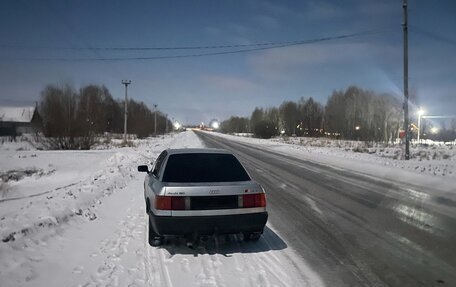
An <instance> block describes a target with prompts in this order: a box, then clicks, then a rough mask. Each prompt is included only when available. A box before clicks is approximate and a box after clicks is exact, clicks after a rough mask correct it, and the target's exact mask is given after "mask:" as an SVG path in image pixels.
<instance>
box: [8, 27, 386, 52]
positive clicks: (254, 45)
mask: <svg viewBox="0 0 456 287" xmlns="http://www.w3.org/2000/svg"><path fill="white" fill-rule="evenodd" d="M379 31H381V30H371V31H364V32H360V33H354V34H348V35H347V36H351V35H360V34H370V33H375V32H379ZM342 36H344V35H342ZM338 37H339V36H336V37H335V38H338ZM327 38H331V37H325V38H320V39H327ZM316 40H318V39H316ZM306 41H309V40H294V41H282V42H263V43H252V44H230V45H204V46H174V47H62V46H60V47H59V46H27V45H8V44H3V45H0V49H30V50H33V49H38V50H69V51H88V50H92V51H148V50H152V51H154V50H155V51H162V50H205V49H206V50H207V49H229V48H248V47H263V46H279V45H295V44H300V43H302V42H306Z"/></svg>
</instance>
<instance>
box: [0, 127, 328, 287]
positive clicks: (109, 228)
mask: <svg viewBox="0 0 456 287" xmlns="http://www.w3.org/2000/svg"><path fill="white" fill-rule="evenodd" d="M201 146H202V143H201V142H200V141H199V139H198V138H197V137H196V136H195V135H194V133H193V132H185V133H181V134H178V135H175V136H170V137H165V138H158V139H149V140H147V141H145V142H138V143H137V146H136V147H135V148H123V149H115V150H109V151H101V152H87V153H84V152H58V153H57V152H45V151H17V152H15V151H1V154H0V158H1V159H2V164H1V166H0V168H1V171H2V172H7V171H8V170H13V169H14V170H18V169H19V170H20V169H24V168H30V167H32V168H36V169H45V168H46V167H49V168H50V169H53V170H54V171H52V172H51V173H49V174H45V175H41V176H39V177H38V176H36V174H35V175H30V176H26V177H24V178H22V179H19V180H18V181H11V182H8V183H7V184H6V185H4V186H2V190H3V191H4V193H3V194H4V196H3V198H0V235H1V239H2V241H1V242H0V286H2V287H3V286H306V285H308V286H321V285H322V281H321V280H320V279H319V277H318V275H317V274H316V273H315V272H313V271H312V269H311V268H310V266H308V265H307V264H306V262H305V261H304V259H303V258H300V257H298V256H297V255H295V252H294V251H293V250H292V249H291V248H290V247H289V246H288V245H287V243H286V242H285V241H284V240H283V239H282V238H281V237H280V234H277V232H276V231H274V229H273V227H272V226H269V225H268V227H267V228H266V230H265V233H264V235H263V237H262V238H261V239H260V241H259V242H257V243H252V242H248V243H246V242H242V241H241V240H239V239H238V238H237V237H236V236H219V237H217V238H215V239H213V240H210V241H208V242H207V243H202V244H201V245H200V246H198V247H197V248H196V249H190V248H189V247H187V246H186V245H185V242H183V241H182V240H180V239H175V240H172V241H169V242H167V244H166V245H165V246H163V247H160V248H154V247H150V246H149V245H148V244H147V240H146V236H147V224H146V223H147V218H146V214H145V211H144V203H143V187H142V184H143V176H144V175H142V174H140V173H137V172H135V169H136V165H138V164H140V163H147V162H152V161H153V160H154V159H155V157H156V156H157V155H158V153H159V152H160V151H161V150H163V149H165V148H168V147H201ZM56 153H57V154H58V158H57V159H56ZM32 155H34V156H32ZM24 156H25V157H24ZM19 157H21V158H20V159H22V161H21V160H18V159H19ZM24 158H25V160H24ZM49 164H51V166H49ZM71 171H73V172H71ZM62 174H65V175H66V176H62ZM34 181H35V188H33V186H34V185H33V182H34Z"/></svg>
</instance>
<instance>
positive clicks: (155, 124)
mask: <svg viewBox="0 0 456 287" xmlns="http://www.w3.org/2000/svg"><path fill="white" fill-rule="evenodd" d="M157 107H158V105H157V104H154V126H155V127H154V134H155V135H157Z"/></svg>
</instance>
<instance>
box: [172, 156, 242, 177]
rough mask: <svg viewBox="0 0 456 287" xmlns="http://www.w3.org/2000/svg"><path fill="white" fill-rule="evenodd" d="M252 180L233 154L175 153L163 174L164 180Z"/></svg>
mask: <svg viewBox="0 0 456 287" xmlns="http://www.w3.org/2000/svg"><path fill="white" fill-rule="evenodd" d="M247 180H250V178H249V176H248V174H247V172H246V171H245V169H244V167H242V165H241V163H240V162H239V161H238V160H237V159H236V157H235V156H233V155H231V154H222V153H220V154H219V153H187V154H173V155H170V156H169V158H168V162H167V164H166V167H165V172H164V174H163V181H164V182H232V181H247Z"/></svg>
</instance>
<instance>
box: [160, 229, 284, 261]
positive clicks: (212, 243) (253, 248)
mask: <svg viewBox="0 0 456 287" xmlns="http://www.w3.org/2000/svg"><path fill="white" fill-rule="evenodd" d="M287 247H288V246H287V244H286V243H285V242H284V241H283V240H282V239H281V238H280V237H279V235H277V234H276V233H275V232H274V231H272V230H271V229H270V228H269V227H267V226H265V228H264V232H263V235H262V236H261V237H260V239H259V240H258V241H244V240H243V237H242V236H241V235H218V236H211V237H209V238H208V240H206V241H201V240H200V241H198V242H197V243H193V244H191V245H190V244H189V242H187V240H186V239H185V238H182V237H170V238H166V241H165V244H163V245H162V246H160V247H159V248H162V249H166V251H168V252H169V254H170V255H171V256H174V255H175V254H181V255H182V254H193V255H194V256H198V255H202V254H220V255H223V256H226V257H230V256H231V254H235V253H260V252H266V251H270V250H283V249H285V248H287Z"/></svg>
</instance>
